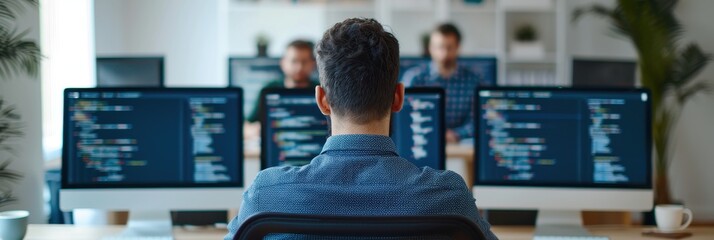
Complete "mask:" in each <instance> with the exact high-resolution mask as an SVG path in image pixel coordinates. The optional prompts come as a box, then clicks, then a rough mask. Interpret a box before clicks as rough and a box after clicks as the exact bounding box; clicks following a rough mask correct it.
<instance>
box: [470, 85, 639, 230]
mask: <svg viewBox="0 0 714 240" xmlns="http://www.w3.org/2000/svg"><path fill="white" fill-rule="evenodd" d="M650 101H651V97H650V95H649V92H648V91H646V90H643V89H618V90H597V89H588V90H586V89H572V88H514V87H509V88H497V87H486V88H480V89H478V90H477V94H476V101H475V102H476V104H474V106H475V108H476V109H475V113H476V116H477V117H476V118H477V120H476V121H475V125H476V126H475V129H476V139H475V153H476V154H475V161H476V162H475V164H474V165H475V170H474V172H475V173H476V174H475V181H474V183H475V186H474V188H473V192H474V197H475V198H476V199H477V200H478V205H479V207H481V208H483V209H537V210H539V213H538V218H537V221H536V224H537V225H538V229H539V230H538V234H539V235H560V234H558V233H557V232H552V230H553V228H550V227H549V226H554V225H575V226H580V225H582V220H581V218H580V211H581V210H596V211H618V210H620V211H636V210H649V209H651V208H652V201H653V200H652V199H653V194H652V166H651V161H652V159H651V151H652V148H651V138H650ZM554 229H555V230H556V231H557V230H563V229H578V228H563V227H558V228H554ZM549 231H551V232H549Z"/></svg>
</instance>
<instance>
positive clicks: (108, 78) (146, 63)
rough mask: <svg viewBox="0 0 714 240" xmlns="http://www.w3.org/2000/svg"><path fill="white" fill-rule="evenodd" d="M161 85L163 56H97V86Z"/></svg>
mask: <svg viewBox="0 0 714 240" xmlns="http://www.w3.org/2000/svg"><path fill="white" fill-rule="evenodd" d="M163 86H164V58H163V57H98V58H97V87H163Z"/></svg>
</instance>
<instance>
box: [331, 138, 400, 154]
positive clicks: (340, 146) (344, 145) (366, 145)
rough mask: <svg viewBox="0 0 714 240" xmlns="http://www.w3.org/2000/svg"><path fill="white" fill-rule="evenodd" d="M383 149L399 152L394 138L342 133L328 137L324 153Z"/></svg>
mask: <svg viewBox="0 0 714 240" xmlns="http://www.w3.org/2000/svg"><path fill="white" fill-rule="evenodd" d="M350 150H351V151H381V152H391V153H394V154H397V146H396V145H395V144H394V141H392V138H390V137H387V136H384V135H370V134H342V135H335V136H331V137H329V138H327V141H326V142H325V145H324V146H323V147H322V152H321V153H320V154H322V153H325V152H327V151H350Z"/></svg>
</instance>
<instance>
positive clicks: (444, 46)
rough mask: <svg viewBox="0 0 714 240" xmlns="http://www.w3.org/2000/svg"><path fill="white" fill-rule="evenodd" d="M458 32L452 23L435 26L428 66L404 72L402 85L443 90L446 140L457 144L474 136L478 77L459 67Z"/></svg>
mask: <svg viewBox="0 0 714 240" xmlns="http://www.w3.org/2000/svg"><path fill="white" fill-rule="evenodd" d="M460 47H461V33H460V32H459V30H458V28H456V26H454V25H453V24H450V23H446V24H441V25H439V26H437V27H436V28H435V29H434V31H432V32H431V35H430V37H429V54H430V55H431V63H430V64H429V65H426V66H419V67H414V68H412V69H409V70H407V72H405V73H404V76H403V78H402V82H403V83H404V85H406V86H410V87H441V88H444V90H445V91H446V128H447V129H448V130H447V131H446V141H447V142H449V143H456V142H459V141H460V140H463V139H466V138H472V137H473V135H474V127H473V123H474V122H473V121H474V116H473V98H474V90H475V88H476V87H477V86H478V83H479V82H481V81H480V80H479V79H478V78H479V77H478V75H476V74H474V73H473V72H472V71H471V70H469V69H468V68H466V67H463V66H459V64H458V61H457V60H458V57H459V49H460Z"/></svg>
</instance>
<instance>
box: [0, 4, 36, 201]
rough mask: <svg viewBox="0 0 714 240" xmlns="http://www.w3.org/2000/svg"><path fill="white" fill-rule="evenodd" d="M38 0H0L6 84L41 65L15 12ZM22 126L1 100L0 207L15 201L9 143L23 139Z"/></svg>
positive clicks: (0, 65) (1, 66) (0, 57)
mask: <svg viewBox="0 0 714 240" xmlns="http://www.w3.org/2000/svg"><path fill="white" fill-rule="evenodd" d="M37 1H38V0H0V78H2V80H3V81H7V80H8V79H10V78H11V77H13V76H17V75H19V74H21V73H26V74H28V75H30V76H36V75H37V72H38V71H39V68H40V67H39V66H40V58H41V54H40V48H39V47H38V46H37V44H36V43H35V42H33V41H27V40H25V39H24V38H25V36H26V35H27V33H28V31H27V30H25V31H22V32H18V31H17V29H16V27H15V21H16V20H17V16H18V15H17V13H19V12H22V11H23V10H24V9H25V7H26V6H27V5H29V6H37V4H38V2H37ZM22 136H23V133H22V123H21V121H20V115H19V114H18V113H17V111H16V109H15V108H14V107H13V106H11V105H8V104H6V103H5V102H4V101H3V99H2V98H1V97H0V206H3V205H6V204H8V203H10V202H12V201H14V200H15V198H14V197H13V196H12V191H11V190H12V188H11V187H10V183H11V182H12V181H16V180H18V179H20V178H21V177H22V176H21V175H20V173H18V172H15V171H12V170H9V169H7V167H8V165H9V164H10V162H11V160H12V159H11V157H10V156H11V155H14V154H15V151H14V149H13V143H12V141H13V140H15V139H17V138H19V137H22Z"/></svg>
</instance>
